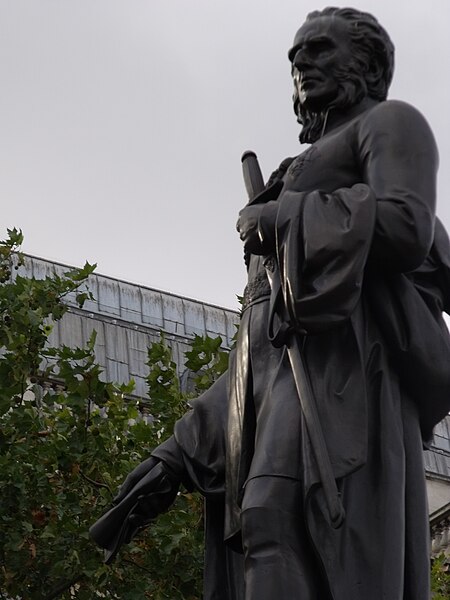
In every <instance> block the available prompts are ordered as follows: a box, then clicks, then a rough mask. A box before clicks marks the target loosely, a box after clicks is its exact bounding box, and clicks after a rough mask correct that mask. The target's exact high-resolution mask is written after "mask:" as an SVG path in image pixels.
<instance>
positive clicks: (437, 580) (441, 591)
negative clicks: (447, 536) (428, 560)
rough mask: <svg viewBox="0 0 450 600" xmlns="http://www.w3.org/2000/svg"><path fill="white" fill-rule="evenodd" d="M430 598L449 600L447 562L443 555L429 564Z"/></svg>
mask: <svg viewBox="0 0 450 600" xmlns="http://www.w3.org/2000/svg"><path fill="white" fill-rule="evenodd" d="M431 591H432V594H431V597H432V598H433V600H448V599H449V598H450V572H449V561H448V557H446V556H445V554H441V555H440V556H437V557H436V558H434V559H433V561H432V564H431Z"/></svg>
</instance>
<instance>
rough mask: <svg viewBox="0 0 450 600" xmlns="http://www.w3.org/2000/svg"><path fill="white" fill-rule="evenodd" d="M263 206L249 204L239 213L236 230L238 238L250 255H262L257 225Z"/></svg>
mask: <svg viewBox="0 0 450 600" xmlns="http://www.w3.org/2000/svg"><path fill="white" fill-rule="evenodd" d="M263 208H264V205H263V204H251V205H249V206H246V207H245V208H243V209H242V210H241V211H240V213H239V218H238V221H237V223H236V229H237V231H238V232H239V237H240V238H241V240H242V241H243V242H244V248H245V250H246V251H248V252H251V253H252V254H262V246H261V240H260V239H259V234H258V223H259V218H260V216H261V212H262V210H263Z"/></svg>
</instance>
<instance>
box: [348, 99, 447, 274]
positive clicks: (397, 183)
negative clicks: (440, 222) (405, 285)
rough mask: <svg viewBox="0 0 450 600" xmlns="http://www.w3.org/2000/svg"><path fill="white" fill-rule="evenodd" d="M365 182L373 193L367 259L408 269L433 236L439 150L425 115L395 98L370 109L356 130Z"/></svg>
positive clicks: (420, 257)
mask: <svg viewBox="0 0 450 600" xmlns="http://www.w3.org/2000/svg"><path fill="white" fill-rule="evenodd" d="M359 144H360V148H359V156H360V160H361V167H362V172H363V182H364V183H366V184H367V185H368V186H369V188H370V189H371V190H372V192H373V194H374V196H375V199H376V206H377V209H376V221H375V229H374V235H373V240H372V246H371V252H370V257H369V261H370V262H371V263H372V264H374V263H375V265H378V266H380V267H381V268H382V269H384V270H386V269H387V268H389V269H390V270H396V271H401V272H407V271H412V270H413V269H415V268H417V267H419V266H420V265H421V264H422V262H423V261H424V260H425V258H426V256H427V255H428V252H429V250H430V248H431V244H432V242H433V232H434V217H435V205H436V172H437V166H438V155H437V149H436V144H435V141H434V138H433V134H432V132H431V130H430V128H429V126H428V123H427V122H426V121H425V119H424V118H423V116H422V115H421V114H420V113H419V112H418V111H417V110H416V109H414V108H413V107H411V106H409V105H408V104H405V103H403V102H399V101H389V102H383V103H381V104H379V105H378V106H377V107H376V108H375V109H373V110H372V111H369V112H368V114H367V117H366V118H365V119H364V120H363V121H362V123H361V128H360V132H359Z"/></svg>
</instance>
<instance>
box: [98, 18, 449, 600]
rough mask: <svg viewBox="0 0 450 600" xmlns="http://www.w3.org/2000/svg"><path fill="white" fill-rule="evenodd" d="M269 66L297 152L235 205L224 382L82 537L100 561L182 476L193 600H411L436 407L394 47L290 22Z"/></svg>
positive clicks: (417, 141) (445, 342)
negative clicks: (193, 539)
mask: <svg viewBox="0 0 450 600" xmlns="http://www.w3.org/2000/svg"><path fill="white" fill-rule="evenodd" d="M289 60H290V62H291V66H292V77H293V81H294V109H295V112H296V114H297V118H298V121H299V123H300V124H301V125H302V130H301V133H300V141H301V142H302V143H303V142H306V143H308V144H310V146H309V147H308V148H307V149H306V150H304V151H303V152H302V153H301V154H300V155H299V156H297V157H295V158H293V159H286V160H284V161H283V162H282V163H281V165H280V167H279V168H278V169H277V170H276V171H275V172H274V173H273V174H272V176H271V177H270V179H269V181H268V183H267V184H266V186H265V188H264V190H263V191H262V192H261V193H260V194H258V195H256V196H255V197H254V198H252V199H251V201H250V202H249V204H248V205H247V206H246V207H245V208H243V210H242V211H241V212H240V215H239V220H238V224H237V228H238V231H239V233H240V236H241V239H242V241H243V242H244V248H245V251H246V255H247V259H248V260H247V262H248V270H249V283H248V285H247V287H246V290H245V293H244V310H243V315H242V320H241V324H240V329H239V338H238V342H237V347H236V350H235V351H234V353H233V356H232V358H231V366H230V369H229V373H228V374H227V375H226V376H223V377H222V378H221V379H219V380H218V382H216V384H215V385H214V386H213V387H212V388H211V389H210V390H208V392H206V393H205V394H204V395H203V396H201V397H200V398H198V399H197V400H196V401H194V402H193V407H192V411H190V412H189V413H188V414H187V415H186V416H185V417H183V418H182V419H181V420H180V421H179V422H178V423H177V425H176V428H175V432H174V436H173V437H172V438H170V440H168V442H166V443H165V444H163V445H162V446H160V447H159V448H157V449H156V450H155V451H154V452H153V453H152V457H150V458H149V459H148V460H147V461H145V462H144V463H142V464H141V465H139V466H138V467H137V468H136V469H135V471H133V472H132V473H131V474H130V475H129V476H128V478H127V480H126V481H125V483H124V485H123V486H122V488H121V491H120V494H119V496H118V498H117V501H116V504H117V506H116V507H115V508H113V509H112V510H111V511H110V512H109V513H107V514H106V515H105V516H104V517H102V519H101V520H100V521H99V522H98V523H97V524H96V525H94V526H93V528H92V530H91V533H92V535H93V537H94V539H95V540H96V541H97V542H98V543H99V544H100V545H101V546H103V547H105V548H107V549H108V550H109V551H110V553H111V555H114V553H115V552H116V551H117V549H118V547H119V546H120V544H121V543H123V542H126V541H129V539H131V537H132V535H133V534H134V533H135V531H136V529H137V527H138V526H140V525H142V524H145V523H147V522H148V521H149V520H150V519H151V518H152V517H154V516H155V515H156V514H158V513H159V512H161V511H162V510H165V509H166V508H167V507H168V506H169V505H170V504H171V502H172V501H173V499H174V497H175V494H176V491H177V489H178V485H179V483H180V482H183V483H184V484H185V485H186V486H187V487H188V488H191V489H197V490H199V491H200V492H201V493H203V494H204V495H205V498H206V502H207V523H208V530H207V542H206V543H207V550H208V551H207V563H206V574H205V596H204V597H205V598H206V599H207V600H242V599H244V598H245V600H274V599H277V600H294V599H296V598H298V599H299V600H361V598H364V599H365V600H381V599H383V600H427V599H428V598H429V576H428V572H429V551H428V525H427V502H426V490H425V479H424V470H423V464H422V445H423V443H427V441H429V439H430V437H431V435H432V430H433V427H434V425H435V424H436V423H437V422H438V421H439V420H441V419H442V418H443V417H444V416H445V414H446V413H447V412H448V410H449V408H450V368H449V364H450V340H449V335H448V332H447V328H446V326H445V324H444V322H443V319H442V311H443V310H445V311H449V310H450V270H449V269H450V247H449V241H448V237H447V235H446V233H445V231H444V229H443V227H442V225H441V224H440V222H439V221H438V220H437V219H436V217H435V186H436V170H437V162H438V158H437V150H436V146H435V142H434V139H433V135H432V133H431V131H430V129H429V127H428V124H427V123H426V121H425V120H424V118H423V117H422V116H421V115H420V114H419V113H418V112H417V110H415V109H414V108H412V107H411V106H409V105H408V104H405V103H403V102H399V101H387V100H386V97H387V93H388V88H389V85H390V83H391V79H392V74H393V64H394V47H393V45H392V42H391V40H390V39H389V37H388V35H387V33H386V32H385V31H384V29H383V28H382V27H381V26H380V24H379V23H378V22H377V21H376V19H375V18H374V17H372V16H371V15H369V14H367V13H363V12H360V11H358V10H354V9H350V8H344V9H337V8H326V9H324V10H323V11H316V12H313V13H311V14H309V15H308V17H307V20H306V22H305V23H304V24H303V25H302V27H301V28H300V29H299V31H298V32H297V34H296V36H295V39H294V43H293V46H292V48H291V50H290V51H289ZM297 360H299V361H300V363H298V362H296V361H297ZM297 365H298V366H297ZM298 370H300V373H299V372H298ZM305 386H306V391H305ZM299 396H300V397H299ZM311 406H312V408H311ZM311 410H312V413H313V417H312V418H311V414H309V413H310V411H311ZM314 414H315V417H316V418H314ZM320 440H322V441H320ZM324 465H325V466H326V467H327V468H324ZM330 473H331V475H330ZM239 552H243V560H242V559H241V558H240V556H241V555H240V554H239Z"/></svg>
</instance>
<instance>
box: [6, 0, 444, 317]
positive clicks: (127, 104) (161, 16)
mask: <svg viewBox="0 0 450 600" xmlns="http://www.w3.org/2000/svg"><path fill="white" fill-rule="evenodd" d="M325 5H326V4H320V3H318V2H316V1H311V0H306V1H305V0H304V1H302V2H300V1H299V0H297V1H293V0H240V1H239V0H0V84H1V93H0V194H1V198H2V229H1V235H2V237H3V236H4V233H5V230H6V227H13V226H17V227H21V228H22V229H23V230H24V233H25V239H26V243H25V247H24V249H25V251H27V252H29V253H31V254H35V255H37V256H42V257H44V258H48V259H52V260H57V261H60V262H67V263H70V264H82V263H83V262H84V260H85V259H88V260H90V261H91V262H98V270H99V272H101V273H103V274H106V275H111V276H115V277H119V278H122V279H126V280H129V281H132V282H137V283H142V284H145V285H148V286H150V287H155V288H160V289H164V290H167V291H173V292H176V293H179V294H182V295H187V296H190V297H194V298H198V299H201V300H205V301H209V302H213V303H215V304H219V305H225V306H227V307H231V308H235V307H237V303H236V300H235V295H236V294H238V293H241V291H242V288H243V286H244V284H245V271H244V266H243V262H242V259H241V256H242V251H241V245H240V241H239V238H238V235H237V233H236V232H235V222H236V218H237V213H238V211H239V209H240V208H241V207H242V206H243V205H244V204H245V202H246V197H245V191H244V187H243V183H242V178H241V170H240V155H241V153H242V151H243V150H245V149H247V148H251V149H253V150H255V151H256V152H257V154H258V155H259V158H260V162H261V165H262V167H263V170H264V172H265V174H266V175H268V174H269V173H270V171H272V170H273V169H274V168H275V167H276V166H277V165H278V163H279V162H280V161H281V160H282V159H283V158H284V157H285V156H292V155H295V154H298V152H299V151H300V150H299V144H298V140H297V137H298V125H297V123H296V121H295V116H294V114H293V112H292V106H291V85H292V84H291V81H290V72H289V63H288V61H287V56H286V53H287V50H288V48H289V45H290V43H291V41H292V38H293V36H294V33H295V31H296V29H297V28H298V27H299V26H300V25H301V23H302V22H303V20H304V17H305V16H306V14H307V13H308V12H309V11H310V10H313V9H315V8H323V6H325ZM350 5H353V6H356V7H357V8H360V9H362V10H368V11H370V12H373V13H374V14H375V15H376V16H377V18H378V19H379V20H380V22H381V23H382V24H383V25H384V27H385V28H386V29H387V30H388V32H389V33H390V35H391V37H392V39H393V41H394V43H395V45H396V50H397V55H396V63H397V66H396V74H395V77H394V84H393V86H392V88H391V93H390V97H391V98H401V99H403V100H406V101H408V102H410V103H411V104H414V105H415V106H416V107H417V108H419V110H421V111H422V112H423V114H424V115H425V116H426V118H427V119H428V121H429V122H430V124H431V126H432V128H433V130H434V133H435V135H436V138H437V141H438V145H439V148H440V154H441V169H440V178H439V205H438V212H439V214H440V216H441V217H442V219H443V220H444V222H445V224H446V226H447V228H448V229H450V201H449V200H450V117H449V109H448V107H449V106H450V69H449V60H450V59H449V57H450V36H449V35H448V28H449V25H450V18H449V17H450V2H449V1H448V0H430V1H429V2H424V1H422V0H421V1H420V2H419V1H415V0H412V1H411V0H409V1H405V0H403V1H402V0H395V1H394V0H377V1H376V2H375V1H374V0H373V1H368V0H360V1H359V2H354V3H353V4H352V3H350Z"/></svg>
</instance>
